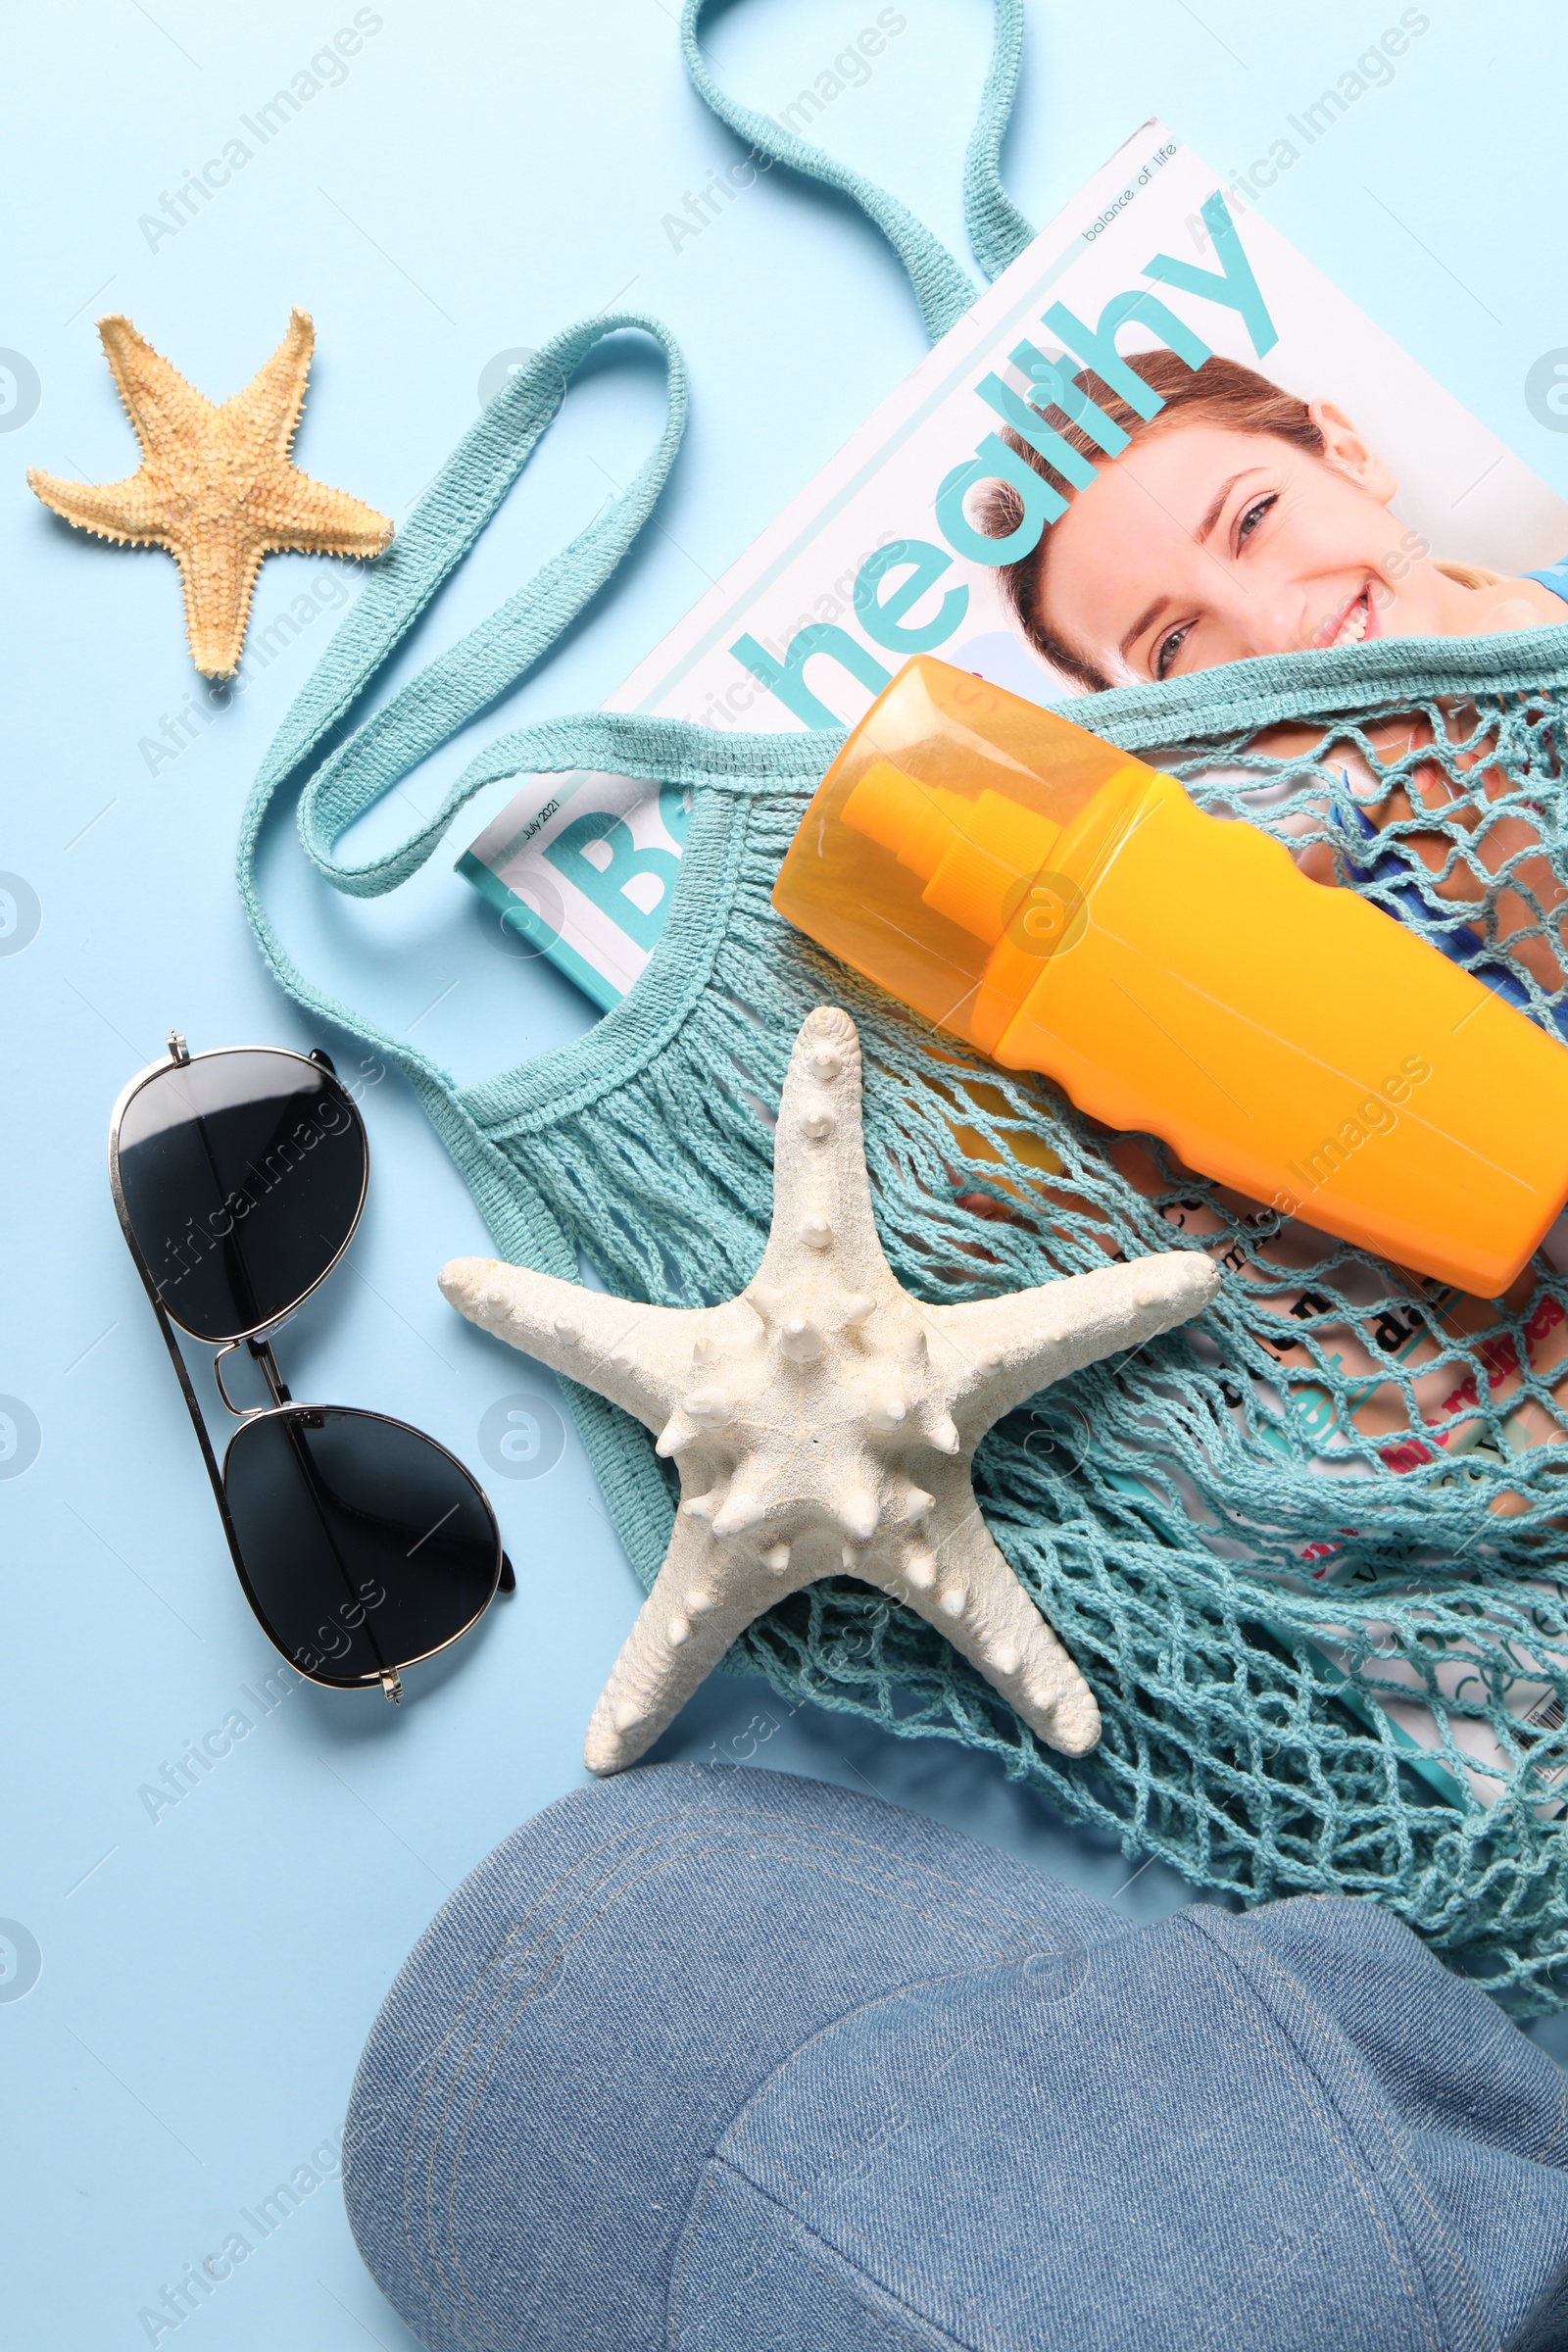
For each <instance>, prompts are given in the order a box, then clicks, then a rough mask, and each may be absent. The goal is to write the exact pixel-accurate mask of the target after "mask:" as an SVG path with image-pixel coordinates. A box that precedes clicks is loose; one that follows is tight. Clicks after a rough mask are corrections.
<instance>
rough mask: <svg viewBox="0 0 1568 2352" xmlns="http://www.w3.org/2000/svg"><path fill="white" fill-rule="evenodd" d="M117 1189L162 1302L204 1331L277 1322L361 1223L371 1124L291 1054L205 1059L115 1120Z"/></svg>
mask: <svg viewBox="0 0 1568 2352" xmlns="http://www.w3.org/2000/svg"><path fill="white" fill-rule="evenodd" d="M118 1158H119V1167H120V1189H121V1197H122V1199H123V1201H124V1204H125V1213H126V1215H127V1216H128V1218H129V1220H130V1226H131V1230H132V1232H133V1233H134V1234H135V1236H136V1244H137V1247H138V1249H139V1250H141V1253H142V1256H143V1258H144V1259H145V1260H146V1263H147V1265H148V1267H149V1268H150V1270H151V1273H152V1277H153V1280H154V1282H155V1283H156V1285H157V1288H158V1296H159V1299H161V1301H162V1303H163V1305H164V1307H165V1309H166V1311H167V1312H168V1313H169V1314H170V1315H172V1317H173V1319H174V1321H175V1322H176V1323H177V1324H179V1326H180V1327H181V1329H182V1330H184V1331H188V1332H189V1333H191V1335H192V1336H193V1337H194V1338H196V1339H199V1340H228V1339H234V1338H237V1337H238V1336H239V1335H240V1334H241V1333H243V1332H250V1331H261V1330H263V1329H265V1328H266V1327H267V1325H269V1324H270V1323H275V1322H276V1321H277V1320H278V1317H279V1316H280V1315H283V1314H286V1313H287V1311H288V1309H289V1308H290V1307H291V1306H294V1305H296V1304H297V1303H298V1301H299V1300H300V1299H302V1298H304V1296H305V1294H306V1292H307V1291H309V1290H310V1289H311V1288H312V1287H313V1285H314V1284H316V1283H317V1282H319V1280H320V1278H321V1276H322V1275H323V1274H324V1273H325V1272H326V1270H327V1268H328V1267H329V1266H330V1265H331V1264H332V1262H333V1260H334V1259H335V1258H336V1256H337V1254H338V1251H339V1250H341V1249H342V1247H343V1245H344V1243H345V1242H346V1241H347V1240H348V1238H349V1235H350V1234H351V1233H352V1232H353V1231H354V1226H355V1221H356V1219H357V1218H358V1216H359V1213H360V1204H361V1202H362V1201H363V1200H364V1198H365V1181H366V1174H367V1170H368V1164H369V1163H368V1152H367V1150H366V1142H365V1127H364V1124H363V1122H362V1120H361V1118H360V1114H359V1112H358V1111H357V1110H356V1109H355V1107H354V1105H353V1103H351V1102H350V1100H349V1098H348V1096H347V1095H346V1094H345V1093H344V1091H343V1089H342V1087H341V1086H339V1085H338V1083H337V1081H336V1079H335V1078H333V1077H331V1076H330V1075H329V1074H328V1073H327V1072H326V1071H325V1070H323V1069H319V1068H318V1067H317V1066H316V1064H315V1063H314V1062H309V1061H305V1060H302V1059H301V1058H300V1057H299V1055H297V1054H270V1053H267V1052H264V1051H259V1052H247V1051H239V1052H235V1053H228V1054H202V1055H200V1056H199V1057H198V1058H197V1059H196V1060H195V1061H191V1062H185V1063H183V1064H181V1065H179V1066H178V1067H175V1066H173V1065H171V1067H170V1068H169V1069H167V1070H161V1071H160V1072H159V1073H158V1075H157V1077H156V1078H150V1079H149V1080H148V1082H147V1084H146V1085H145V1086H143V1087H140V1088H138V1090H137V1091H136V1093H135V1094H134V1095H132V1097H131V1099H130V1101H129V1103H127V1104H126V1105H125V1109H124V1113H123V1117H122V1119H121V1123H120V1139H119V1152H118Z"/></svg>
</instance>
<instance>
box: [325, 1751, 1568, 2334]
mask: <svg viewBox="0 0 1568 2352" xmlns="http://www.w3.org/2000/svg"><path fill="white" fill-rule="evenodd" d="M1565 2165H1568V2079H1565V2078H1564V2076H1563V2075H1562V2074H1561V2073H1560V2072H1559V2070H1558V2069H1557V2068H1556V2066H1555V2065H1554V2064H1553V2063H1552V2061H1551V2059H1550V2058H1548V2057H1547V2056H1546V2054H1545V2053H1544V2051H1542V2050H1540V2049H1538V2048H1537V2047H1536V2045H1535V2044H1534V2043H1533V2042H1531V2041H1530V2040H1528V2039H1527V2038H1526V2036H1525V2035H1523V2034H1520V2033H1519V2032H1518V2030H1517V2028H1516V2027H1514V2026H1513V2025H1511V2024H1510V2023H1509V2022H1508V2021H1507V2019H1506V2018H1504V2017H1503V2016H1502V2014H1501V2013H1500V2012H1499V2011H1498V2010H1497V2009H1496V2008H1495V2005H1494V2004H1493V2003H1492V2002H1491V2001H1490V2000H1489V1999H1488V1997H1487V1996H1486V1995H1485V1994H1484V1993H1482V1992H1480V1991H1479V1990H1478V1989H1477V1988H1476V1987H1475V1986H1473V1985H1466V1984H1464V1983H1463V1982H1462V1981H1460V1980H1459V1979H1457V1978H1455V1977H1453V1976H1451V1975H1449V1974H1448V1973H1447V1972H1446V1970H1445V1969H1444V1968H1442V1967H1441V1966H1440V1965H1439V1963H1438V1962H1437V1961H1436V1960H1435V1959H1433V1958H1432V1956H1431V1955H1430V1954H1429V1953H1427V1952H1426V1951H1425V1950H1424V1949H1423V1948H1422V1947H1421V1945H1420V1944H1418V1943H1417V1941H1416V1940H1415V1938H1414V1937H1413V1936H1411V1935H1410V1934H1409V1932H1408V1931H1407V1930H1406V1929H1405V1928H1404V1927H1402V1926H1401V1925H1400V1924H1399V1923H1398V1922H1397V1921H1396V1920H1394V1919H1393V1918H1391V1917H1389V1916H1388V1915H1387V1914H1385V1913H1383V1912H1380V1911H1379V1910H1377V1909H1376V1908H1375V1907H1374V1906H1373V1905H1372V1904H1371V1903H1370V1902H1365V1903H1363V1902H1347V1901H1340V1900H1334V1899H1329V1898H1319V1897H1298V1898H1296V1899H1294V1900H1291V1901H1285V1902H1279V1903H1274V1904H1269V1905H1265V1906H1264V1907H1262V1908H1261V1909H1258V1910H1255V1911H1253V1912H1252V1913H1251V1914H1250V1916H1247V1917H1240V1916H1237V1915H1234V1914H1232V1913H1230V1912H1228V1911H1225V1910H1222V1909H1219V1908H1218V1907H1215V1906H1211V1905H1201V1906H1195V1907H1194V1908H1192V1909H1189V1910H1186V1911H1183V1912H1180V1913H1178V1914H1177V1915H1176V1916H1175V1917H1174V1918H1169V1919H1165V1920H1162V1921H1159V1922H1157V1923H1155V1924H1153V1925H1152V1926H1146V1927H1136V1928H1135V1927H1130V1926H1129V1925H1128V1924H1127V1923H1126V1922H1125V1921H1123V1920H1121V1919H1119V1918H1118V1917H1117V1916H1116V1914H1114V1913H1113V1912H1112V1911H1110V1910H1108V1909H1107V1908H1106V1907H1105V1905H1103V1903H1100V1902H1097V1901H1095V1900H1093V1899H1092V1898H1091V1897H1090V1896H1088V1895H1086V1894H1083V1893H1081V1892H1079V1891H1078V1890H1077V1889H1075V1888H1073V1887H1064V1886H1061V1885H1058V1884H1056V1883H1054V1882H1053V1881H1052V1880H1049V1879H1046V1878H1042V1877H1041V1876H1039V1875H1038V1874H1037V1873H1036V1872H1034V1871H1033V1870H1031V1869H1030V1868H1029V1867H1027V1866H1026V1865H1025V1864H1023V1863H1021V1862H1019V1861H1017V1860H1016V1859H1014V1858H1013V1857H1010V1856H1008V1855H1005V1854H1003V1853H1000V1852H997V1851H995V1850H994V1849H992V1848H991V1847H988V1846H984V1845H980V1844H977V1843H975V1842H974V1841H973V1840H971V1839H969V1838H964V1837H962V1836H960V1835H958V1834H957V1833H956V1832H954V1831H952V1830H948V1829H944V1828H941V1827H939V1826H938V1825H937V1824H935V1823H933V1822H931V1821H928V1820H925V1819H923V1818H920V1817H917V1816H915V1815H911V1814H908V1813H905V1812H901V1811H898V1810H895V1809H894V1808H893V1807H891V1806H888V1805H884V1804H881V1803H878V1802H876V1801H874V1800H872V1799H868V1798H865V1797H860V1796H858V1795H853V1794H850V1793H848V1792H847V1791H845V1790H843V1789H834V1788H827V1787H824V1786H822V1785H821V1784H819V1783H817V1782H812V1781H804V1780H797V1779H795V1778H793V1777H791V1776H788V1775H785V1774H782V1773H772V1772H760V1771H748V1770H745V1769H737V1768H734V1767H725V1766H711V1767H710V1766H702V1765H690V1764H679V1765H665V1766H658V1767H646V1768H644V1769H642V1770H640V1771H635V1772H631V1773H627V1774H625V1775H623V1776H621V1777H619V1778H617V1779H615V1780H613V1781H610V1782H608V1783H605V1784H602V1785H600V1786H598V1787H593V1788H588V1789H581V1790H579V1791H578V1792H577V1793H576V1794H574V1795H572V1796H569V1797H567V1798H565V1799H564V1801H563V1802H562V1803H560V1804H557V1805H553V1806H552V1807H551V1808H550V1809H549V1810H548V1811H547V1812H545V1813H542V1814H540V1815H539V1816H538V1818H537V1819H536V1820H534V1821H531V1822H529V1823H528V1824H527V1825H526V1826H525V1827H524V1828H523V1829H521V1830H519V1831H518V1832H517V1833H516V1834H515V1836H514V1837H512V1838H508V1840H507V1841H506V1843H505V1844H503V1845H501V1846H499V1847H498V1848H497V1849H496V1851H495V1852H494V1853H493V1854H492V1855H491V1856H490V1858H489V1859H488V1860H487V1861H486V1862H484V1863H483V1864H481V1866H480V1867H479V1869H478V1870H476V1871H475V1872H474V1873H473V1875H472V1877H471V1878H469V1879H468V1880H466V1882H465V1884H464V1885H463V1887H460V1888H459V1890H458V1892H457V1893H456V1895H454V1897H453V1898H452V1900H451V1901H450V1902H449V1903H448V1904H447V1905H446V1907H445V1909H444V1910H443V1911H441V1913H440V1914H439V1915H438V1917H437V1918H436V1920H435V1922H434V1924H433V1925H432V1927H431V1928H430V1929H429V1931H428V1932H427V1934H426V1935H425V1936H423V1937H422V1939H421V1940H420V1942H419V1944H418V1945H417V1948H416V1950H415V1952H414V1954H413V1956H412V1957H411V1959H410V1960H409V1962H408V1963H407V1965H406V1966H405V1968H404V1969H403V1971H402V1973H401V1975H400V1976H399V1978H398V1980H397V1982H396V1984H395V1985H394V1986H393V1988H392V1991H391V1993H390V1994H389V1996H388V1998H387V2001H386V2004H385V2006H384V2008H383V2009H382V2012H381V2015H380V2017H379V2018H378V2020H377V2022H376V2025H375V2028H374V2031H373V2033H372V2034H371V2035H370V2039H369V2042H368V2046H367V2048H366V2051H365V2055H364V2057H363V2059H362V2061H361V2065H360V2071H359V2076H358V2079H357V2081H356V2083H355V2087H354V2094H353V2102H352V2105H351V2108H350V2113H349V2118H348V2124H347V2128H346V2132H345V2157H344V2185H345V2193H346V2196H347V2201H348V2208H349V2216H350V2220H351V2222H352V2224H353V2228H354V2231H355V2235H356V2237H357V2239H358V2241H359V2245H360V2249H361V2252H362V2253H363V2254H364V2257H365V2259H366V2261H367V2263H368V2266H369V2268H370V2270H371V2272H372V2273H373V2274H374V2276H375V2278H376V2279H377V2281H378V2282H379V2284H380V2285H381V2287H382V2289H383V2291H384V2292H385V2294H386V2295H387V2296H388V2297H389V2299H390V2300H391V2302H392V2303H393V2304H394V2305H395V2306H396V2308H397V2310H398V2311H399V2312H400V2313H401V2314H402V2316H403V2318H404V2319H405V2320H406V2321H407V2323H408V2325H409V2327H411V2328H412V2329H413V2330H414V2333H415V2334H416V2335H417V2337H418V2338H419V2340H420V2341H421V2342H422V2343H424V2344H426V2345H427V2346H429V2347H431V2352H459V2348H460V2347H462V2352H478V2348H481V2347H482V2348H485V2352H513V2348H514V2347H515V2348H516V2352H522V2348H523V2347H527V2348H528V2352H600V2348H601V2347H603V2348H604V2352H611V2348H613V2352H653V2348H654V2347H656V2346H662V2347H678V2348H679V2352H939V2348H940V2347H953V2346H962V2347H965V2352H971V2348H972V2352H1046V2348H1047V2347H1049V2348H1050V2352H1058V2348H1061V2352H1067V2348H1068V2347H1070V2348H1071V2352H1129V2348H1130V2347H1131V2348H1133V2352H1163V2348H1164V2347H1170V2348H1171V2352H1204V2348H1206V2347H1211V2348H1212V2352H1250V2348H1252V2347H1257V2348H1259V2352H1261V2348H1262V2347H1267V2348H1268V2352H1326V2348H1327V2347H1334V2348H1335V2352H1359V2348H1360V2347H1362V2346H1365V2347H1367V2348H1368V2352H1372V2348H1373V2347H1375V2348H1376V2352H1403V2348H1404V2347H1406V2346H1408V2347H1409V2348H1410V2352H1447V2348H1448V2347H1460V2346H1462V2347H1465V2348H1466V2352H1470V2348H1471V2347H1474V2348H1475V2352H1483V2348H1485V2352H1503V2348H1506V2352H1548V2347H1552V2346H1561V2345H1568V2171H1565V2169H1564V2167H1565Z"/></svg>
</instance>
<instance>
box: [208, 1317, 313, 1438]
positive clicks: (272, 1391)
mask: <svg viewBox="0 0 1568 2352" xmlns="http://www.w3.org/2000/svg"><path fill="white" fill-rule="evenodd" d="M241 1347H244V1348H248V1349H249V1351H250V1355H251V1360H252V1362H253V1363H257V1364H260V1366H261V1368H262V1378H263V1379H264V1380H265V1381H266V1383H267V1391H268V1395H269V1396H270V1398H271V1400H272V1402H273V1404H292V1403H293V1401H294V1399H293V1397H291V1396H290V1395H289V1392H288V1389H287V1387H286V1385H285V1383H284V1380H283V1375H282V1373H281V1372H280V1371H279V1370H278V1368H277V1358H276V1356H275V1355H273V1353H272V1344H271V1342H270V1340H258V1339H256V1338H254V1337H253V1338H251V1339H248V1340H244V1341H240V1340H225V1341H224V1342H223V1345H222V1346H221V1348H220V1349H219V1350H218V1353H217V1354H216V1355H215V1356H214V1358H213V1379H214V1380H215V1381H216V1383H217V1384H218V1394H219V1395H220V1397H221V1398H222V1399H223V1403H224V1405H225V1407H226V1408H227V1410H228V1411H229V1412H231V1413H232V1414H233V1416H234V1418H235V1420H236V1421H248V1420H249V1419H250V1418H251V1416H252V1415H253V1414H255V1413H261V1412H265V1411H266V1410H267V1407H266V1406H265V1405H261V1404H249V1405H246V1404H236V1403H235V1402H234V1400H233V1398H232V1397H230V1395H229V1393H228V1390H227V1388H226V1387H225V1385H224V1381H223V1358H224V1357H225V1356H226V1355H233V1354H234V1353H235V1351H236V1350H237V1349H238V1348H241Z"/></svg>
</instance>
